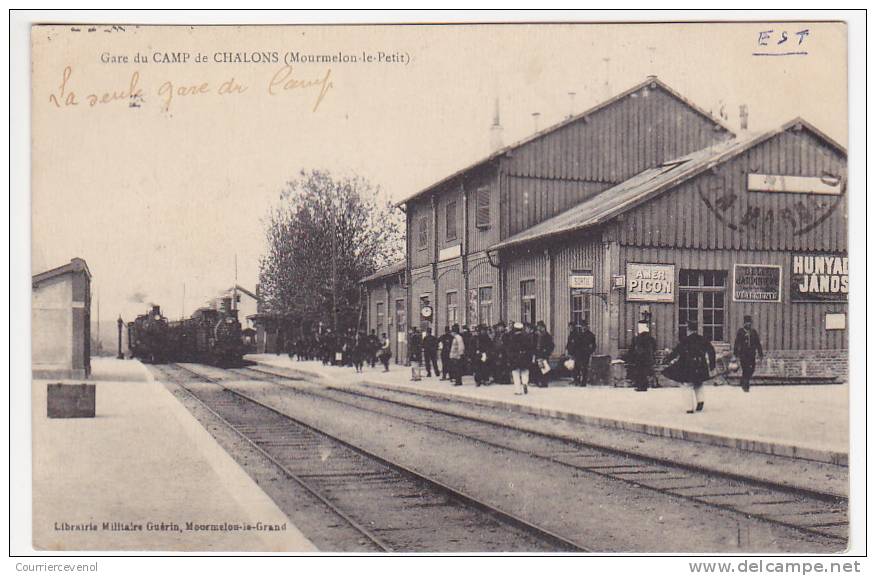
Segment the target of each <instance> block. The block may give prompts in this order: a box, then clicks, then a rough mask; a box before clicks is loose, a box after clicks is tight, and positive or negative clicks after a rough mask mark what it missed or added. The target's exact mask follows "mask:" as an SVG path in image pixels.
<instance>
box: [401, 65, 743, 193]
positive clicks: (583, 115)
mask: <svg viewBox="0 0 876 576" xmlns="http://www.w3.org/2000/svg"><path fill="white" fill-rule="evenodd" d="M652 84H653V85H655V86H659V87H660V88H662V89H663V90H665V91H666V92H668V93H669V94H671V95H672V96H674V97H675V98H678V99H679V100H681V101H682V102H684V104H685V105H687V106H688V107H690V108H691V109H692V110H694V111H696V112H697V113H699V114H701V115H703V116H704V117H705V118H707V119H708V120H709V121H711V122H714V123H715V125H717V126H718V127H720V128H721V129H723V130H726V131H727V132H728V133H730V134H731V135H732V134H733V131H732V130H730V128H729V127H728V126H726V125H725V124H723V123H722V122H721V121H720V120H718V119H717V118H715V117H714V116H712V115H711V114H709V113H708V112H706V111H705V110H703V109H702V108H700V107H699V106H697V105H695V104H693V103H692V102H691V101H689V100H688V99H687V98H685V97H684V96H682V95H681V94H679V93H678V92H676V91H675V90H673V89H672V88H670V87H669V86H667V85H666V84H665V83H664V82H662V81H661V80H660V79H659V78H657V77H656V76H649V77H648V78H647V79H646V80H644V81H643V82H639V83H638V84H636V85H635V86H633V87H632V88H629V89H627V90H625V91H623V92H621V93H620V94H617V95H615V96H613V97H612V98H609V99H608V100H605V101H603V102H600V103H599V104H597V105H596V106H593V107H592V108H589V109H587V110H585V111H584V112H581V113H580V114H577V115H575V116H573V117H571V118H566V119H565V120H563V121H561V122H558V123H557V124H553V125H552V126H548V127H547V128H544V129H543V130H540V131H538V132H535V133H533V134H530V135H529V136H527V137H526V138H524V139H522V140H518V141H517V142H515V143H513V144H509V145H507V146H504V147H502V148H500V149H498V150H496V151H495V152H493V153H491V154H490V155H489V156H487V157H486V158H482V159H481V160H478V161H477V162H474V163H472V164H469V165H467V166H465V167H464V168H462V169H460V170H457V171H456V172H454V173H452V174H450V175H449V176H447V177H445V178H442V179H441V180H438V181H437V182H435V183H433V184H430V185H429V186H427V187H426V188H423V189H422V190H420V191H419V192H416V193H415V194H412V195H411V196H409V197H407V198H405V199H404V200H402V201H400V202H397V203H396V206H402V205H404V204H406V203H407V202H410V201H411V200H413V199H415V198H417V197H418V196H420V195H422V194H425V193H426V192H429V191H431V190H433V189H435V188H437V187H439V186H441V185H442V184H446V183H447V182H450V181H452V180H453V179H455V178H457V177H458V176H461V175H462V174H465V173H466V172H469V171H470V170H473V169H475V168H477V167H479V166H482V165H484V164H487V163H489V162H491V161H493V160H495V159H496V158H499V157H500V156H503V155H505V154H507V153H509V152H512V151H514V150H515V149H517V148H520V147H521V146H524V145H526V144H529V143H530V142H532V141H534V140H537V139H539V138H541V137H542V136H544V135H546V134H549V133H551V132H554V131H556V130H559V129H560V128H563V127H564V126H567V125H569V124H572V123H574V122H578V121H580V120H583V119H585V118H587V117H588V116H592V115H593V114H595V113H597V112H599V111H601V110H603V109H605V108H607V107H609V106H611V105H612V104H614V103H616V102H618V101H619V100H622V99H624V98H626V97H627V96H630V95H631V94H634V93H636V92H638V91H639V90H641V89H642V88H644V87H646V86H651V85H652Z"/></svg>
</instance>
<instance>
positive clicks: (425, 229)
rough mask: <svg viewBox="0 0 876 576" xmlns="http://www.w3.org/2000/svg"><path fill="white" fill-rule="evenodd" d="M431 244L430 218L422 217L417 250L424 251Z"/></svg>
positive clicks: (419, 223)
mask: <svg viewBox="0 0 876 576" xmlns="http://www.w3.org/2000/svg"><path fill="white" fill-rule="evenodd" d="M428 244H429V218H428V217H427V216H421V217H420V219H419V221H418V226H417V248H418V249H419V250H423V249H425V248H426V246H428Z"/></svg>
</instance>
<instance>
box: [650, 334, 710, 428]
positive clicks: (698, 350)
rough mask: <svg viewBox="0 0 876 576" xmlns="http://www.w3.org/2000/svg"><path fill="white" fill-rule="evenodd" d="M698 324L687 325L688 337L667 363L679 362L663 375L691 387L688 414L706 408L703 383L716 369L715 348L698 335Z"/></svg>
mask: <svg viewBox="0 0 876 576" xmlns="http://www.w3.org/2000/svg"><path fill="white" fill-rule="evenodd" d="M697 328H698V326H697V323H696V322H695V321H694V320H690V321H688V323H687V336H685V337H684V338H682V339H681V340H679V342H678V344H677V345H676V346H675V349H674V350H673V351H672V353H671V354H670V355H669V356H667V357H666V363H667V364H668V363H670V362H671V361H672V360H674V359H676V358H677V359H678V362H677V363H675V364H674V365H670V366H669V367H667V368H666V370H664V371H663V375H664V376H666V377H668V378H671V379H672V380H675V381H677V382H682V383H689V384H690V385H691V408H690V410H688V411H687V413H688V414H693V413H694V412H702V411H703V408H704V407H705V397H704V394H703V382H705V381H706V380H708V379H709V376H710V373H709V371H710V370H714V369H715V348H714V347H713V346H712V343H711V342H709V341H708V340H706V339H705V338H704V337H703V336H701V335H700V334H698V333H697Z"/></svg>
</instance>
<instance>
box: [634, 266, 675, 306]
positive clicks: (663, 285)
mask: <svg viewBox="0 0 876 576" xmlns="http://www.w3.org/2000/svg"><path fill="white" fill-rule="evenodd" d="M626 284H627V301H629V302H674V301H675V264H640V263H633V262H627V274H626Z"/></svg>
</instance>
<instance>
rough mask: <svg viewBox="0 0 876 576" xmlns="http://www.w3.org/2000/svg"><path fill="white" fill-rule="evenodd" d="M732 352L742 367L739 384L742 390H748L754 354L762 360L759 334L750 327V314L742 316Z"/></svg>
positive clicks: (752, 373)
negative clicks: (740, 326)
mask: <svg viewBox="0 0 876 576" xmlns="http://www.w3.org/2000/svg"><path fill="white" fill-rule="evenodd" d="M733 354H734V355H735V356H736V358H737V359H738V360H739V366H740V367H741V368H742V379H741V381H740V385H741V386H742V390H743V391H744V392H748V389H749V386H750V383H751V377H752V375H754V365H755V355H756V356H757V357H758V358H759V359H761V360H763V348H762V347H761V345H760V335H759V334H758V333H757V330H755V329H754V328H752V325H751V316H748V315H746V316H744V317H743V318H742V328H740V329H739V330H738V331H737V332H736V340H735V341H734V342H733Z"/></svg>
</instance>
